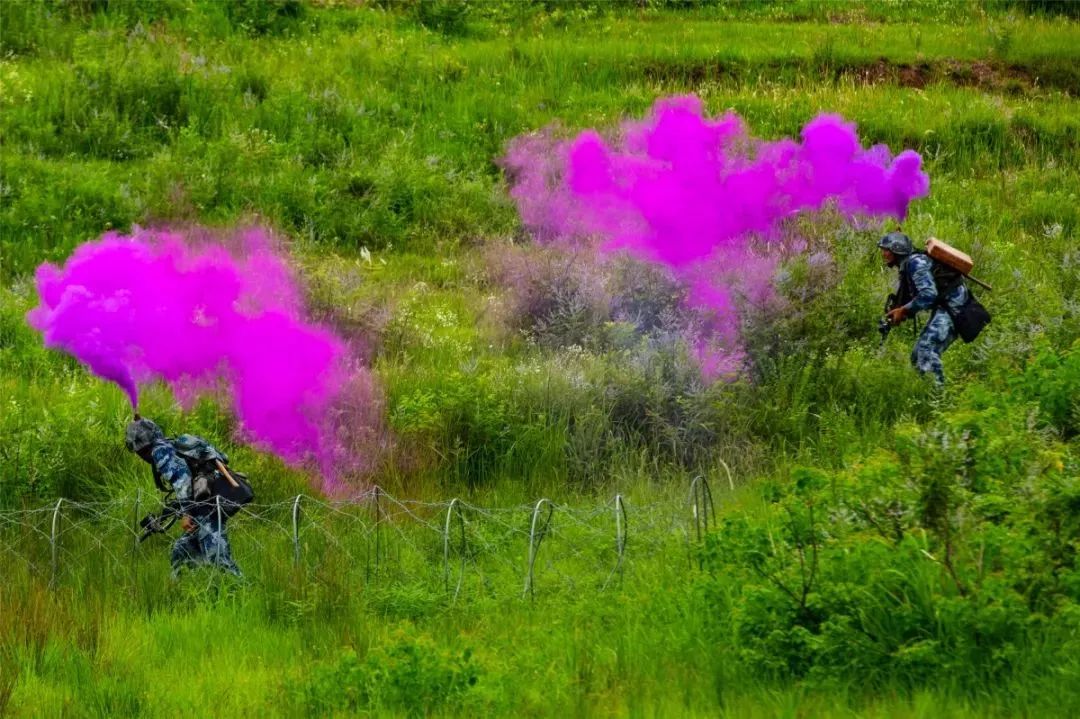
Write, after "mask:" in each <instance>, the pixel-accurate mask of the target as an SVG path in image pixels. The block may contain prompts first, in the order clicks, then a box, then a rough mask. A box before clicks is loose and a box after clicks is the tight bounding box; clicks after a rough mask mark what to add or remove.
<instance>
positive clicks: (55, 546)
mask: <svg viewBox="0 0 1080 719" xmlns="http://www.w3.org/2000/svg"><path fill="white" fill-rule="evenodd" d="M63 503H64V498H63V497H61V498H60V499H58V500H56V508H55V509H54V510H53V516H52V531H51V532H50V533H49V546H50V547H51V549H52V574H51V575H50V577H49V588H50V589H51V588H53V587H55V586H56V572H57V569H58V567H59V562H60V554H59V551H60V547H59V536H58V535H57V531H56V530H57V527H58V525H59V524H60V505H62V504H63Z"/></svg>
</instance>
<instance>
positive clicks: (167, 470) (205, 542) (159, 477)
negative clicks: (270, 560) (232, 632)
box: [124, 415, 250, 577]
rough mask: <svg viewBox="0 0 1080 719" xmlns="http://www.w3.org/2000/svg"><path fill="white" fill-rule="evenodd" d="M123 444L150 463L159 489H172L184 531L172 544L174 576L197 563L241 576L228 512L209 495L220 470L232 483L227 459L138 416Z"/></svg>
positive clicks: (209, 447)
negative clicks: (168, 435) (227, 528)
mask: <svg viewBox="0 0 1080 719" xmlns="http://www.w3.org/2000/svg"><path fill="white" fill-rule="evenodd" d="M124 444H125V445H126V446H127V448H128V450H129V451H131V452H134V453H135V454H137V455H139V456H140V457H141V458H142V459H144V460H145V461H146V462H148V463H149V464H150V466H151V468H152V469H153V472H154V484H155V485H157V488H158V489H160V490H161V491H162V492H167V493H168V492H172V493H174V500H175V504H176V507H177V510H178V511H179V513H180V514H181V515H182V519H181V520H180V521H181V527H183V530H184V533H183V534H182V535H180V538H179V539H177V540H176V542H175V543H174V544H173V549H172V573H173V577H176V576H178V575H179V573H180V570H181V568H183V567H184V566H189V565H195V564H199V563H209V564H214V565H216V566H218V567H221V568H222V569H224V570H225V571H226V572H229V573H230V574H233V575H235V576H238V577H239V576H241V575H240V568H239V567H237V566H236V563H235V562H234V561H233V559H232V552H231V551H230V550H229V540H228V537H227V536H226V531H225V524H226V522H227V521H228V516H227V513H226V512H223V511H222V509H221V502H220V500H218V499H216V498H215V497H214V496H212V495H213V488H214V485H215V480H216V481H219V482H220V481H221V479H222V476H221V475H222V473H223V472H224V473H225V474H226V476H228V478H229V482H230V483H233V484H235V480H233V478H232V476H231V474H229V471H228V469H226V468H225V465H226V464H227V463H228V458H227V457H226V456H225V455H224V454H222V453H221V452H219V451H218V450H217V449H216V448H215V447H214V446H213V445H211V444H210V443H209V442H207V441H206V440H204V439H202V438H201V437H195V436H193V435H190V434H182V435H180V436H179V437H175V438H166V437H165V434H164V432H162V431H161V428H160V427H158V426H157V425H156V424H155V423H154V422H152V421H150V420H148V419H143V418H141V417H139V415H135V420H134V421H133V422H130V423H129V424H128V426H127V430H126V432H125V439H124ZM245 486H246V483H245ZM249 489H250V488H249ZM230 513H231V512H230Z"/></svg>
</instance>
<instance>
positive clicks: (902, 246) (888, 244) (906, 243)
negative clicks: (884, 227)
mask: <svg viewBox="0 0 1080 719" xmlns="http://www.w3.org/2000/svg"><path fill="white" fill-rule="evenodd" d="M877 246H878V247H880V248H882V249H883V250H888V251H889V252H891V253H893V254H894V255H900V256H905V255H910V254H911V253H912V252H914V251H915V246H914V245H912V244H911V238H910V237H908V236H907V235H905V234H904V233H903V232H890V233H889V234H887V235H885V236H884V237H882V238H881V240H880V241H879V242H878V243H877Z"/></svg>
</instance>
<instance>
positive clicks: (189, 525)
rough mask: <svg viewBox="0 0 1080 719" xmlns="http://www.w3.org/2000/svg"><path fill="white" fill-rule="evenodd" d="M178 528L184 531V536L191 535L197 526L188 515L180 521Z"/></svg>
mask: <svg viewBox="0 0 1080 719" xmlns="http://www.w3.org/2000/svg"><path fill="white" fill-rule="evenodd" d="M180 528H181V529H183V530H184V533H185V534H191V533H192V532H194V531H195V530H196V529H198V526H197V525H196V524H195V520H194V519H192V518H191V515H190V514H185V515H184V516H183V518H182V519H181V520H180Z"/></svg>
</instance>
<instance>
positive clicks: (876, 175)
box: [504, 96, 929, 376]
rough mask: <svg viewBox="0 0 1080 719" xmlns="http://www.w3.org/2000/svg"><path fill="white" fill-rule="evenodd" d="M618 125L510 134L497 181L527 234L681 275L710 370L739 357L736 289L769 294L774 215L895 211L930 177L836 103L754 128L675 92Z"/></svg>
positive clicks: (913, 156) (778, 222) (776, 245)
mask: <svg viewBox="0 0 1080 719" xmlns="http://www.w3.org/2000/svg"><path fill="white" fill-rule="evenodd" d="M620 129H621V131H620V133H619V134H618V138H617V139H616V140H614V141H608V140H605V139H604V138H603V137H601V135H600V134H599V133H597V132H596V131H594V130H587V131H585V132H582V133H581V134H579V135H578V136H577V137H576V138H574V139H572V140H567V141H557V140H555V139H553V137H552V136H551V135H550V133H538V134H531V135H526V136H523V137H519V138H517V139H515V140H514V141H513V142H512V143H511V144H510V146H509V148H508V152H507V155H506V157H505V158H504V165H505V167H506V169H507V171H508V176H509V178H510V182H511V191H510V194H511V196H512V197H513V198H514V200H515V202H516V203H517V206H518V209H519V212H520V214H521V217H522V220H523V222H524V224H525V225H526V227H528V228H529V229H530V231H532V232H533V233H534V235H535V236H536V237H537V239H539V240H540V241H542V242H555V243H558V242H566V243H578V242H579V241H580V240H581V239H582V238H585V237H599V238H600V239H601V242H600V243H599V248H600V252H601V254H610V253H614V252H627V253H629V254H630V255H632V256H633V257H636V258H637V259H639V260H642V261H646V262H651V263H657V264H660V265H662V266H664V267H667V268H668V269H669V270H670V271H671V272H672V273H673V274H674V275H675V276H676V277H677V278H679V279H680V280H681V281H683V282H686V283H687V284H688V286H689V287H690V292H689V294H688V303H689V304H690V306H691V307H693V308H695V309H696V310H699V311H701V312H703V313H706V314H707V315H708V318H707V322H706V323H705V326H706V327H707V328H708V331H707V332H706V334H705V335H704V336H702V337H698V338H694V339H693V341H692V342H691V344H692V345H693V346H694V347H695V348H696V351H697V353H698V355H699V357H700V358H701V359H702V367H703V369H704V370H705V372H706V374H707V375H711V376H716V375H717V373H718V372H719V373H726V370H727V369H730V368H731V367H735V366H737V365H738V362H739V357H741V349H740V347H739V343H738V332H737V328H738V323H739V317H738V307H737V304H738V303H737V302H736V299H737V298H738V299H744V300H745V299H748V300H749V301H750V302H760V301H762V300H763V299H764V298H766V297H767V296H768V295H769V294H770V292H771V287H772V283H771V278H772V274H773V271H774V270H775V267H776V263H777V262H778V261H779V256H778V255H779V250H780V249H781V246H782V245H783V244H784V243H782V242H779V240H781V239H782V235H783V232H782V230H783V224H784V221H785V220H787V219H789V218H791V217H793V216H795V215H797V214H799V213H803V212H814V211H818V210H822V209H823V208H825V207H826V206H828V205H831V206H835V207H836V208H837V209H838V210H839V211H840V212H841V213H843V214H844V215H845V216H846V217H848V218H849V219H855V218H859V217H865V216H870V217H895V218H897V219H902V218H903V217H904V216H905V215H906V214H907V208H908V205H909V204H910V203H911V201H912V200H914V199H916V198H919V197H923V196H925V195H926V194H927V193H928V191H929V178H928V177H927V175H926V173H924V172H923V171H922V160H921V158H920V157H919V155H918V154H917V153H915V152H913V151H910V150H907V151H904V152H901V153H900V154H899V155H897V156H895V157H893V155H892V153H891V152H890V151H889V149H888V148H887V147H885V146H884V145H875V146H873V147H870V148H863V146H862V143H861V142H860V140H859V137H858V134H857V132H856V128H855V125H854V124H853V123H849V122H846V121H845V120H844V119H843V118H841V117H839V116H837V115H819V116H818V117H816V118H814V119H813V120H811V121H810V122H809V123H807V124H806V126H805V127H804V128H803V129H802V132H801V133H800V140H801V141H796V140H792V139H783V140H778V141H775V142H767V141H763V140H758V139H755V138H753V137H752V136H751V135H750V134H749V132H748V130H747V128H746V125H745V123H744V122H743V121H742V119H741V118H739V116H738V115H736V114H735V113H731V112H729V113H727V114H725V115H724V116H722V117H720V118H719V119H716V120H713V119H709V118H707V117H705V116H704V114H703V106H702V102H701V100H700V99H698V98H697V97H695V96H682V97H671V98H665V99H660V100H658V101H657V102H656V103H655V104H654V105H653V108H652V110H651V111H650V113H649V114H648V116H647V117H646V118H645V119H643V120H641V121H627V122H624V123H623V124H622V126H621V128H620ZM723 348H726V349H723ZM717 353H721V354H725V353H726V354H725V356H719V355H718V354H717ZM710 368H713V369H714V370H716V371H715V372H714V371H713V370H710Z"/></svg>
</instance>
